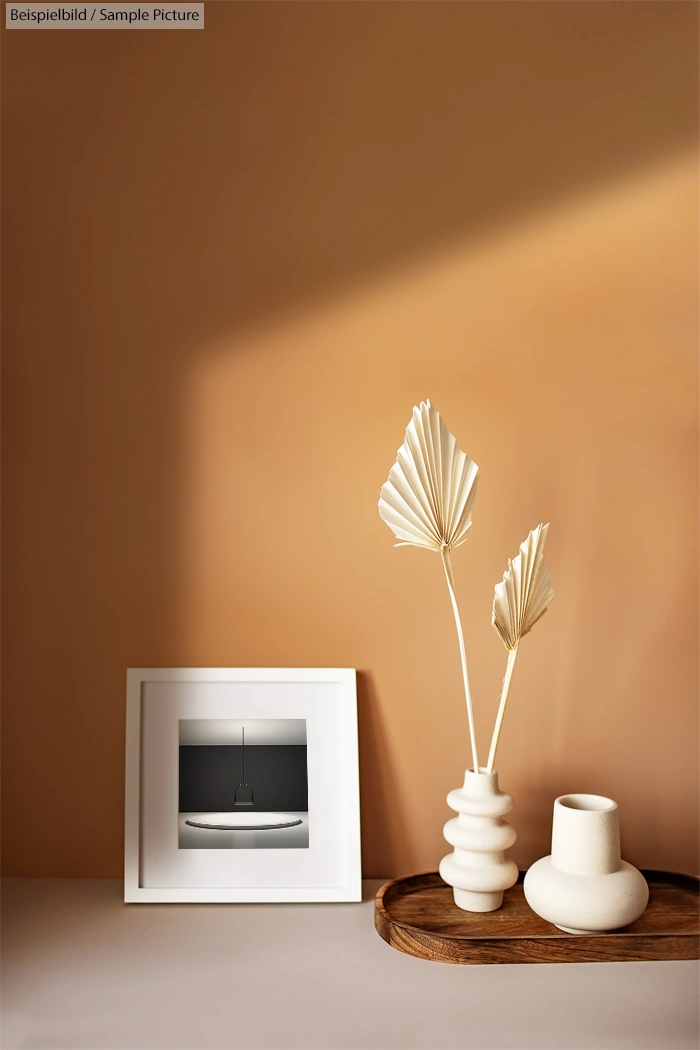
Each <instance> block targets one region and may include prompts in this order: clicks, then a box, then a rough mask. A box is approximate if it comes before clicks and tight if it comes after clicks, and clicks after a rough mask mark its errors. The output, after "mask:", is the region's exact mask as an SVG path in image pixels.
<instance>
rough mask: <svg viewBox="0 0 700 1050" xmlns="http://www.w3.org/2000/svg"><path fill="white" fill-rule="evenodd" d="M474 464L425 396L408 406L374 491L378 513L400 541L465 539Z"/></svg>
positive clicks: (447, 544)
mask: <svg viewBox="0 0 700 1050" xmlns="http://www.w3.org/2000/svg"><path fill="white" fill-rule="evenodd" d="M477 475H478V467H477V465H476V463H474V461H473V460H471V459H470V458H469V456H467V455H466V453H464V452H462V450H461V449H460V448H458V446H457V442H456V441H455V439H454V437H453V436H452V434H450V432H449V430H448V429H447V427H446V426H445V424H444V423H443V421H442V419H441V418H440V414H439V413H438V412H436V411H435V409H434V408H433V406H432V405H431V404H430V402H429V401H426V402H422V403H421V404H420V405H419V406H418V408H414V409H413V418H412V419H411V422H410V423H409V424H408V427H407V428H406V437H405V439H404V443H403V445H402V446H401V448H400V449H399V451H398V455H397V457H396V463H395V464H394V466H393V467H392V468H391V471H390V472H389V480H388V481H387V482H385V484H384V485H383V486H382V491H381V493H380V495H379V514H380V516H381V517H382V518H383V520H384V521H385V522H386V523H387V525H388V526H389V528H390V529H391V530H392V532H393V533H394V535H395V536H396V537H397V539H399V540H400V541H401V543H399V544H397V546H403V545H405V544H410V545H413V546H415V547H428V548H429V549H430V550H436V551H440V550H445V549H447V550H451V549H452V548H453V547H458V546H459V545H460V544H461V543H464V541H465V539H466V538H467V532H468V531H469V529H470V527H471V523H472V507H473V506H474V499H475V497H476V482H477Z"/></svg>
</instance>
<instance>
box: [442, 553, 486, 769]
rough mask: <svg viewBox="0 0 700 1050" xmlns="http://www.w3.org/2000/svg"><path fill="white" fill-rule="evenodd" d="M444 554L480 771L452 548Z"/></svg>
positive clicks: (476, 765)
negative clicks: (451, 558)
mask: <svg viewBox="0 0 700 1050" xmlns="http://www.w3.org/2000/svg"><path fill="white" fill-rule="evenodd" d="M440 553H441V555H442V564H443V566H444V569H445V576H446V577H447V589H448V590H449V592H450V601H451V602H452V611H453V613H454V615H455V623H456V625H457V638H458V640H459V655H460V657H461V660H462V678H463V679H464V696H465V698H466V701H467V718H468V719H469V742H470V743H471V747H472V762H473V763H474V772H475V773H478V772H479V759H478V756H477V753H476V730H475V728H474V710H473V708H472V694H471V691H470V689H469V672H468V670H467V653H466V650H465V648H464V634H463V633H462V621H461V619H460V616H459V606H458V605H457V594H456V592H455V578H454V574H453V572H452V562H451V561H450V550H449V547H443V548H442V550H441V551H440Z"/></svg>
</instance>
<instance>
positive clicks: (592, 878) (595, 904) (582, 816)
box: [523, 795, 649, 933]
mask: <svg viewBox="0 0 700 1050" xmlns="http://www.w3.org/2000/svg"><path fill="white" fill-rule="evenodd" d="M523 889H524V892H525V899H526V900H527V902H528V904H529V905H530V907H531V908H532V910H533V911H534V912H536V913H537V914H538V915H539V916H541V917H542V918H543V919H547V921H548V922H551V923H554V925H555V926H557V927H558V928H559V929H560V930H564V932H565V933H601V932H603V931H606V930H618V929H620V928H621V927H623V926H629V924H630V923H631V922H634V921H635V919H638V918H639V916H640V915H641V914H642V912H643V911H644V909H645V908H646V906H647V901H648V900H649V887H648V885H647V882H646V879H645V878H644V876H643V875H642V873H641V872H640V871H637V869H636V868H634V867H632V865H631V864H628V863H627V862H626V861H624V860H622V857H621V854H620V821H619V815H618V809H617V803H616V802H613V800H612V799H610V798H604V797H603V796H602V795H562V796H561V797H560V798H558V799H555V802H554V818H553V821H552V853H551V856H549V857H542V859H541V860H538V861H536V862H535V864H533V865H532V867H531V868H529V870H528V872H527V874H526V876H525V882H524V885H523Z"/></svg>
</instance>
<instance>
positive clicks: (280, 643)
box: [2, 2, 698, 876]
mask: <svg viewBox="0 0 700 1050" xmlns="http://www.w3.org/2000/svg"><path fill="white" fill-rule="evenodd" d="M696 20H697V8H696V7H695V5H693V4H684V3H674V4H667V3H656V2H649V3H626V4H622V3H608V4H588V3H576V2H572V3H566V4H551V3H539V2H532V3H528V4H519V3H510V2H504V3H499V4H491V3H479V2H475V3H468V4H466V3H465V4H314V3H297V4H286V3H282V4H278V3H275V2H271V3H265V4H237V3H217V4H213V3H209V4H208V5H207V10H206V28H205V30H204V31H203V32H173V33H167V32H158V33H148V32H135V31H132V32H128V31H122V32H117V31H115V32H103V33H91V32H83V33H80V32H47V31H43V32H6V33H4V36H3V52H4V54H3V91H2V95H3V104H4V110H5V112H4V117H3V132H4V142H3V146H4V149H3V206H4V217H3V247H4V297H3V298H4V310H5V317H4V336H5V340H4V342H5V357H4V398H5V405H4V424H3V425H4V471H3V483H4V519H5V520H4V531H3V543H4V554H5V564H4V580H3V586H4V695H3V722H4V727H3V746H4V761H3V775H4V792H3V803H4V819H3V827H4V836H5V846H4V866H5V870H6V872H7V873H9V874H15V875H60V876H63V875H65V876H68V875H83V876H91V875H97V876H117V875H119V874H120V871H121V858H122V832H123V814H122V789H123V762H124V751H123V738H124V679H125V669H126V667H127V666H129V665H132V666H149V665H150V666H177V665H183V666H187V665H253V666H256V665H273V666H274V665H279V666H288V665H299V666H309V665H319V666H352V667H356V668H358V669H359V671H360V677H359V711H360V736H361V743H360V749H361V767H362V768H361V779H362V809H363V849H364V868H365V872H366V874H367V875H394V874H399V873H402V872H407V871H410V870H416V869H426V868H434V867H435V865H436V862H437V860H438V859H439V857H440V856H441V854H442V852H444V851H445V849H446V847H445V844H444V842H443V840H442V837H441V827H442V824H443V823H444V821H445V820H446V819H447V817H448V816H449V811H448V810H447V807H446V805H445V803H444V796H445V794H446V792H447V791H448V790H449V789H450V788H451V787H454V786H456V785H457V784H458V782H459V781H460V779H461V776H462V771H463V769H464V767H465V766H466V765H467V763H468V761H469V753H468V744H467V726H466V718H465V713H464V709H463V699H462V695H461V684H460V681H461V680H460V671H459V660H458V652H457V645H456V638H455V635H454V626H453V622H452V619H451V611H450V607H449V602H448V597H447V593H446V588H445V584H444V580H443V578H442V575H441V568H440V564H439V561H438V559H437V558H436V557H435V556H433V555H431V554H430V553H428V552H425V551H420V550H416V549H409V548H401V549H398V550H397V549H395V548H394V547H393V538H392V535H391V533H390V532H389V530H388V529H387V527H386V526H385V525H384V524H383V523H382V522H381V521H380V519H379V517H378V515H377V511H376V503H377V498H378V494H379V488H380V486H381V484H382V482H383V481H384V480H385V478H386V475H387V473H388V471H389V468H390V466H391V464H392V462H393V460H394V457H395V453H396V449H397V448H398V446H399V444H400V443H401V441H402V438H403V431H404V427H405V425H406V423H407V422H408V419H409V417H410V411H411V408H412V406H413V404H414V403H416V402H417V401H418V400H420V399H421V398H424V397H430V398H431V399H432V400H433V403H434V404H435V405H436V406H437V407H438V408H439V410H440V411H441V412H442V413H443V415H444V418H445V420H446V421H447V423H448V425H449V427H450V428H451V429H452V430H453V432H454V433H455V435H456V437H457V439H458V441H459V442H460V444H461V445H462V446H463V447H464V449H465V450H466V451H467V452H468V453H469V454H470V455H471V456H472V457H473V458H474V459H475V460H476V461H477V462H478V464H479V465H480V467H481V471H482V482H481V487H480V494H479V497H478V502H477V506H476V510H475V514H474V527H473V530H472V533H471V535H470V538H469V540H468V541H467V543H466V544H465V545H464V546H463V547H462V548H460V550H459V551H457V552H456V554H455V557H454V562H455V570H456V574H457V585H458V588H459V593H460V598H461V602H462V605H463V609H464V621H465V633H466V637H467V644H468V653H469V658H470V669H471V675H472V685H473V692H474V696H475V703H476V708H477V723H478V731H479V733H480V739H481V741H482V744H481V747H482V750H484V749H485V748H486V746H487V738H488V733H489V730H490V725H491V722H492V719H493V717H494V713H495V707H496V700H497V696H498V689H499V684H500V679H501V676H502V674H503V670H504V666H505V654H504V652H503V649H502V646H501V643H500V642H499V640H498V638H497V637H496V635H495V633H494V632H493V631H492V628H491V626H490V605H491V597H492V592H493V586H494V584H495V583H496V582H497V581H498V580H499V579H500V578H501V574H502V572H503V570H504V568H505V565H506V560H507V558H508V556H511V557H512V556H514V555H515V553H516V552H517V548H518V544H519V542H520V541H521V540H522V539H523V538H524V536H525V535H526V533H527V532H528V530H529V529H530V528H532V527H533V526H534V525H536V524H537V523H538V522H539V521H541V520H545V521H550V522H551V529H550V539H549V542H548V560H549V565H550V570H551V573H552V577H553V580H554V585H555V589H556V596H555V600H554V602H553V603H552V606H551V607H550V611H549V612H548V613H547V616H546V617H545V618H544V620H543V621H542V623H541V624H539V625H538V626H537V628H536V630H535V631H534V632H533V634H532V635H531V636H530V637H528V638H527V639H526V641H525V642H524V643H523V647H522V653H521V656H520V658H519V661H518V666H517V667H516V672H515V677H514V683H513V690H512V694H511V702H510V710H509V712H508V716H507V721H506V723H505V729H504V734H503V737H502V744H501V749H500V754H499V762H498V765H499V768H500V771H501V782H502V785H503V786H504V788H505V789H506V790H508V791H510V792H511V793H512V794H513V795H514V796H515V799H516V803H517V808H516V810H515V812H514V814H513V821H514V823H515V825H516V826H517V829H518V834H519V839H518V842H517V844H516V846H515V848H514V850H513V855H514V856H515V858H516V860H518V861H519V862H520V863H521V864H522V865H525V864H527V863H529V862H530V861H532V860H533V859H534V858H535V857H537V856H538V855H541V854H542V853H544V852H547V845H548V835H549V820H550V811H551V803H552V800H553V798H554V797H555V796H556V795H558V794H560V793H562V792H565V791H593V792H599V793H604V794H609V795H611V796H613V797H614V798H616V799H617V800H618V801H619V803H620V808H621V813H622V826H623V847H624V852H625V854H626V856H627V857H628V859H629V860H631V861H633V862H635V863H637V864H639V865H645V866H651V867H665V868H671V869H680V870H687V871H697V867H698V864H697V829H698V812H697V807H698V783H697V772H698V763H697V729H698V726H697V715H698V705H697V686H698V680H697V667H698V664H697V638H698V623H697V579H698V574H697V535H698V531H697V526H698V521H697V517H698V515H697V510H698V462H697V459H698V442H697V404H698V399H697V393H698V383H697V379H698V376H697V338H698V273H697V269H698V267H697V258H698V235H697V230H698V223H697V191H698V173H697V159H696V158H697V153H696V141H695V140H696V133H697V125H698V113H697V101H696V100H697V54H696V51H697V48H696V39H697V34H696V28H695V23H696Z"/></svg>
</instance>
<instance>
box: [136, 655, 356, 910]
mask: <svg viewBox="0 0 700 1050" xmlns="http://www.w3.org/2000/svg"><path fill="white" fill-rule="evenodd" d="M291 720H296V721H295V722H292V721H291ZM254 723H255V724H258V725H271V726H274V727H280V726H281V727H284V726H293V725H296V726H302V725H303V727H304V728H303V733H304V736H303V739H304V741H305V747H304V756H305V759H306V762H307V795H306V799H307V804H308V812H306V813H305V814H304V813H300V814H299V815H297V813H296V812H294V813H292V812H291V810H290V814H280V813H277V814H274V820H278V819H279V818H285V819H286V818H287V817H289V820H290V822H291V819H292V817H293V818H294V821H293V822H294V824H296V825H299V827H298V828H293V829H292V830H291V831H289V832H287V831H284V832H281V831H277V830H275V832H274V834H275V835H276V836H277V838H276V839H275V845H274V846H271V844H270V843H271V839H270V838H267V839H266V838H265V835H266V831H265V830H260V829H261V828H263V827H264V828H268V827H269V826H270V825H269V824H265V825H257V826H256V828H255V829H254V830H253V831H251V830H248V829H247V828H246V829H245V831H244V832H241V829H240V828H239V827H238V824H235V825H231V824H223V825H221V824H217V823H209V822H205V823H202V822H201V820H200V821H199V822H198V821H193V820H191V819H184V820H183V818H185V817H188V818H189V817H190V816H191V815H192V814H187V813H185V814H183V813H181V812H180V801H179V800H180V798H181V787H180V783H181V780H180V778H181V776H182V774H181V773H180V762H181V761H182V759H181V757H180V755H181V752H182V747H181V746H180V745H181V743H182V741H183V739H184V740H185V742H186V743H188V744H192V743H195V744H201V743H203V744H211V743H220V742H222V741H223V742H224V743H226V744H230V743H234V742H235V743H237V742H238V736H237V734H238V732H240V728H241V727H242V726H245V725H246V724H247V725H248V726H249V743H250V734H251V728H250V727H251V726H254ZM202 726H204V734H205V735H204V737H202V736H201V732H200V731H201V730H202ZM208 726H211V727H213V729H212V731H215V732H216V733H218V734H219V735H218V736H211V733H210V732H209V729H208V728H207V727H208ZM275 731H276V729H275ZM285 732H286V730H285ZM295 732H296V730H295ZM183 733H185V734H187V735H185V736H184V737H183ZM221 733H223V734H224V735H223V736H221ZM232 733H235V734H236V735H235V738H234V737H232V736H231V734H232ZM193 734H194V735H193ZM198 734H199V735H198ZM253 737H254V732H253ZM265 739H267V740H269V733H268V736H267V738H265ZM288 739H289V740H291V739H292V738H291V737H289V738H288ZM294 740H295V742H297V743H298V739H297V738H296V737H295V738H294ZM242 741H243V744H244V745H245V736H244V735H243V737H242ZM256 742H259V741H256V740H255V739H254V738H253V740H252V743H253V745H255V743H256ZM185 750H187V749H185ZM234 750H235V751H236V753H237V754H241V752H240V751H238V750H237V749H229V752H230V753H231V754H233V753H234ZM190 753H191V749H190ZM247 753H248V755H249V762H250V756H251V754H252V755H256V754H262V751H261V750H258V751H257V752H251V750H250V747H249V748H248V752H247ZM278 753H279V752H278ZM205 754H206V755H207V756H210V755H213V752H199V751H198V752H197V758H198V760H199V758H200V757H201V758H202V760H203V761H208V759H205V758H204V756H205ZM242 754H243V756H245V754H246V750H245V748H244V749H243V751H242ZM244 763H245V757H244ZM200 765H201V763H200ZM227 768H228V767H227ZM243 769H244V770H245V764H244V766H243ZM125 779H126V798H125V811H126V812H125V817H126V819H125V863H124V900H125V902H127V903H154V902H161V903H177V902H190V903H192V902H194V903H196V902H202V903H206V902H254V901H263V902H283V901H292V902H293V901H359V900H361V899H362V884H361V877H362V876H361V865H360V807H359V771H358V741H357V691H356V676H355V671H354V670H353V669H350V668H298V667H293V668H269V667H263V668H260V667H257V668H250V667H248V668H241V667H225V668H221V667H217V668H212V667H206V668H202V667H185V668H183V667H179V668H130V669H129V670H128V672H127V711H126V778H125ZM244 779H245V777H244ZM227 790H228V788H227ZM244 797H245V794H244ZM242 804H243V805H246V804H247V805H250V806H251V810H252V809H253V808H254V807H253V806H252V803H245V802H243V803H242ZM238 805H239V803H238V802H236V806H238ZM236 815H237V818H238V816H239V814H238V810H237V811H236ZM194 816H197V814H194ZM204 816H205V817H206V816H207V815H206V814H205V815H204ZM209 816H211V817H215V818H216V819H219V817H220V815H218V814H210V815H209ZM263 817H264V819H265V820H268V819H269V820H272V819H273V816H272V815H269V814H263ZM303 818H306V819H303ZM227 819H231V818H230V816H229V815H227ZM240 819H241V820H243V819H244V817H243V816H240ZM248 819H249V821H251V822H252V821H253V820H254V819H255V820H257V819H258V818H257V816H256V817H255V818H254V817H253V816H252V813H251V815H250V817H248ZM261 819H262V818H261ZM208 820H209V817H207V821H208ZM191 827H193V828H195V829H197V830H196V831H194V832H193V831H192V830H191ZM275 827H279V828H287V827H289V823H284V824H282V823H279V824H277V825H275ZM200 829H214V830H200ZM217 833H223V834H218V837H217ZM301 833H305V835H306V838H305V839H303V838H302V839H301V840H300V839H298V838H297V839H296V840H295V841H294V842H291V843H290V839H289V838H286V839H285V840H284V842H285V844H286V848H277V843H278V842H279V841H281V839H282V837H283V835H289V836H291V835H292V834H295V835H297V836H298V835H299V834H301ZM267 834H268V835H269V831H268V832H267ZM194 835H201V836H203V837H204V836H209V842H211V840H212V839H216V842H215V843H214V848H210V845H209V844H208V843H207V842H206V841H205V840H204V839H203V838H201V839H197V843H196V844H197V847H198V848H189V846H190V845H191V841H192V836H194ZM183 836H190V838H187V837H183ZM253 838H256V840H257V842H258V843H259V844H260V846H259V847H258V848H248V846H249V844H250V842H251V841H252V840H253ZM202 841H205V845H204V846H202V845H201V842H202ZM229 843H234V845H233V846H229ZM300 844H301V846H302V847H303V848H297V847H299V845H300ZM222 847H223V848H222ZM263 847H264V848H263ZM292 847H293V848H292Z"/></svg>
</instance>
